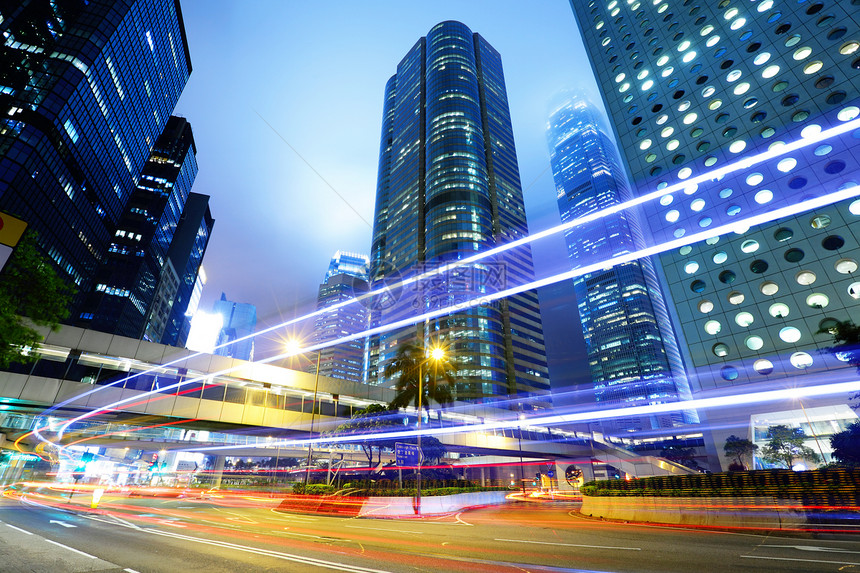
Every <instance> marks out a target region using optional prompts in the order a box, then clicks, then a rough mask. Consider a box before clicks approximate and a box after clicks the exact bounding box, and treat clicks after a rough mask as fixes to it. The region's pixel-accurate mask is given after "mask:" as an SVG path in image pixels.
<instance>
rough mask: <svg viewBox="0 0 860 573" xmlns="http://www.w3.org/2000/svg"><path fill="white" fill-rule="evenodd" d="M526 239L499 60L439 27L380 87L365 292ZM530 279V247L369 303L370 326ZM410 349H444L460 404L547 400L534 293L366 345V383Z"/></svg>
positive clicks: (454, 26)
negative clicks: (420, 345) (420, 344)
mask: <svg viewBox="0 0 860 573" xmlns="http://www.w3.org/2000/svg"><path fill="white" fill-rule="evenodd" d="M527 233H528V229H527V225H526V218H525V209H524V206H523V196H522V188H521V185H520V180H519V169H518V166H517V159H516V150H515V147H514V141H513V134H512V128H511V120H510V112H509V109H508V103H507V94H506V91H505V82H504V75H503V72H502V64H501V58H500V56H499V54H498V52H496V51H495V50H494V49H493V47H492V46H490V45H489V44H488V43H487V42H486V40H484V39H483V38H482V37H481V36H480V35H478V34H473V33H472V31H471V30H469V28H468V27H466V26H465V25H463V24H461V23H459V22H442V23H440V24H438V25H436V26H434V27H433V29H431V30H430V32H429V33H428V35H427V36H426V37H425V38H421V39H420V40H419V41H418V42H417V43H416V44H415V45H414V46H413V48H412V49H411V50H410V51H409V53H408V54H407V55H406V57H404V58H403V60H402V61H401V62H400V64H399V65H398V67H397V73H396V75H395V76H394V77H393V78H391V79H390V80H389V81H388V83H387V85H386V88H385V106H384V111H383V125H382V138H381V146H380V161H379V179H378V186H377V201H376V216H375V219H374V232H373V244H372V249H371V269H370V270H371V273H370V276H371V279H372V281H373V284H374V286H375V287H377V288H378V287H379V286H380V285H386V284H389V283H391V282H392V281H394V279H395V277H397V278H400V277H410V276H416V275H420V274H421V273H423V272H426V271H435V270H438V269H439V268H440V267H441V268H446V267H445V265H447V264H449V263H450V262H452V261H458V260H462V259H464V258H466V257H469V256H470V255H474V254H475V253H479V252H482V251H485V250H487V249H489V248H492V247H495V246H497V245H500V244H503V243H506V242H508V241H511V240H513V239H517V238H519V237H522V236H525V235H526V234H527ZM532 275H533V271H532V260H531V252H530V251H529V250H528V249H527V248H523V249H520V250H516V251H514V252H512V253H508V254H506V255H503V256H500V257H497V258H495V259H492V260H489V259H488V260H485V261H481V262H480V263H476V264H472V265H464V266H461V267H458V268H457V269H452V270H447V271H444V272H442V273H440V274H438V275H436V277H435V278H433V279H428V280H423V279H422V280H420V281H418V282H417V283H414V285H413V286H409V287H406V288H404V289H402V290H398V289H396V288H395V289H394V290H395V292H392V293H389V295H388V296H387V297H383V298H382V299H381V300H379V301H376V303H375V304H373V305H372V313H371V325H372V326H379V325H384V324H390V323H391V322H394V321H397V320H401V319H408V317H410V316H415V315H421V314H423V313H426V312H431V311H433V310H436V309H439V308H444V307H448V306H450V305H453V304H458V303H461V302H465V301H467V300H470V299H473V298H475V297H480V295H481V294H484V293H491V292H495V291H498V290H502V289H505V288H512V287H515V286H517V285H522V284H525V283H526V282H528V281H529V280H531V278H532ZM407 291H409V292H407ZM417 340H420V341H425V342H432V343H434V344H444V345H446V346H447V347H448V353H449V355H450V356H451V360H452V361H454V362H455V363H456V364H457V366H458V373H457V380H458V383H457V387H456V390H455V392H456V397H457V398H458V399H461V400H475V401H481V400H485V399H498V398H500V397H508V396H513V395H518V396H519V397H521V398H523V397H525V398H527V397H529V396H538V397H540V398H538V399H536V400H534V401H533V403H534V404H545V403H546V395H547V394H548V390H549V383H548V378H547V368H546V357H545V350H544V342H543V332H542V328H541V321H540V311H539V307H538V301H537V294H536V293H535V292H534V291H525V292H522V293H520V294H516V295H514V296H512V297H509V298H506V299H504V300H502V301H501V302H493V303H489V304H483V305H480V306H476V307H471V308H469V309H468V310H463V311H458V312H455V313H452V314H450V315H448V316H446V317H444V318H441V319H435V320H430V321H426V323H425V321H421V322H419V324H418V326H417V327H408V328H404V329H400V330H394V331H392V332H388V333H385V334H382V335H380V336H375V337H372V338H371V340H370V343H369V353H368V381H369V382H370V383H378V384H386V385H387V384H390V382H391V381H389V380H384V377H383V375H382V372H383V370H384V368H385V365H386V364H387V363H388V362H389V361H390V360H391V359H393V358H394V357H395V355H396V353H397V351H398V349H399V348H400V347H401V345H402V344H403V343H404V342H415V341H417Z"/></svg>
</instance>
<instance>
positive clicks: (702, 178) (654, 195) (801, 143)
mask: <svg viewBox="0 0 860 573" xmlns="http://www.w3.org/2000/svg"><path fill="white" fill-rule="evenodd" d="M858 128H860V118H858V119H854V120H851V121H847V122H845V123H843V124H841V125H837V126H836V127H832V128H829V129H825V130H822V131H820V132H819V133H817V134H814V135H812V136H809V137H804V138H801V139H798V140H796V141H793V142H791V143H787V144H783V145H776V146H773V147H772V148H771V149H768V150H767V151H764V152H762V153H758V154H756V155H752V156H749V157H745V158H742V159H739V160H738V161H735V162H734V163H729V164H728V165H724V166H723V167H720V168H717V169H713V170H711V171H707V172H705V173H703V174H701V175H698V176H696V177H691V178H688V179H685V180H682V181H680V182H678V183H675V184H673V185H669V186H667V187H665V188H663V189H659V190H656V191H652V192H649V193H646V194H644V195H642V196H639V197H636V198H634V199H631V200H629V201H625V202H623V203H618V204H616V205H613V206H611V207H607V208H605V209H601V210H599V211H596V212H594V213H591V214H589V215H585V216H582V217H578V218H576V219H573V220H571V221H568V222H566V223H562V224H560V225H556V226H555V227H550V228H548V229H544V230H542V231H538V232H536V233H532V234H529V235H527V236H525V237H522V238H520V239H517V240H515V241H511V242H509V243H505V244H504V245H500V246H498V247H495V248H492V249H489V250H487V251H483V252H481V253H477V254H475V255H472V256H471V257H467V258H465V259H462V260H459V261H452V262H450V263H448V264H446V265H444V266H440V267H438V268H435V269H431V270H429V271H426V272H424V273H422V274H419V275H417V276H415V277H410V278H406V279H403V280H402V281H400V282H397V283H394V284H390V285H386V286H385V287H382V288H379V289H376V290H371V291H368V292H367V293H365V294H363V295H360V296H357V297H355V298H353V299H350V300H346V301H343V302H340V303H337V304H334V305H332V306H329V307H326V308H323V309H318V310H316V311H313V312H311V313H308V314H306V315H303V316H300V317H296V318H293V319H290V320H288V321H285V322H281V323H280V324H276V325H273V326H270V327H268V328H265V329H263V330H260V331H258V332H254V333H252V334H249V335H247V336H243V337H241V338H238V339H236V340H234V341H231V342H227V343H224V344H221V345H219V346H216V347H215V348H216V349H218V348H225V347H227V346H229V345H231V344H234V343H237V342H241V341H244V340H249V339H252V338H254V337H257V336H260V335H263V334H268V333H270V332H274V331H276V330H280V329H282V328H286V327H288V326H292V325H294V324H297V323H302V322H305V321H308V320H310V319H312V318H315V317H317V316H320V315H323V314H327V313H330V312H334V311H336V310H338V309H341V308H344V307H346V306H348V305H351V304H359V303H361V302H362V301H365V300H367V299H369V298H372V297H375V296H380V295H382V294H385V293H386V292H387V291H388V290H389V289H393V288H402V287H404V286H408V285H410V284H413V283H415V282H418V281H421V280H424V279H427V278H431V277H433V276H436V275H439V274H443V273H446V272H449V271H451V270H453V269H456V268H458V267H461V266H464V265H469V264H472V263H476V262H479V261H482V260H484V259H487V258H489V257H492V256H495V255H499V254H502V253H504V252H506V251H509V250H511V249H515V248H517V247H521V246H523V245H526V244H529V243H532V242H534V241H537V240H540V239H543V238H546V237H549V236H551V235H554V234H556V233H560V232H563V231H566V230H568V229H571V228H573V227H576V226H579V225H583V224H586V223H590V222H594V221H597V220H599V219H601V218H603V217H607V216H609V215H613V214H616V213H619V212H621V211H624V210H627V209H630V208H632V207H636V206H639V205H642V204H644V203H647V202H649V201H652V200H654V199H658V198H660V197H663V196H664V195H667V194H668V195H671V194H673V193H676V192H678V191H682V190H684V189H687V188H689V187H691V186H693V185H698V184H699V183H704V182H708V181H717V180H719V179H721V178H722V177H724V176H726V175H728V174H730V173H734V172H736V171H741V170H745V169H749V168H750V167H752V166H754V165H758V164H761V163H763V162H765V161H769V160H771V159H775V158H777V157H780V156H782V155H785V154H787V153H791V152H793V151H797V150H799V149H803V148H805V147H808V146H810V145H814V144H817V143H821V142H822V141H826V140H828V139H831V138H834V137H838V136H840V135H844V134H846V133H849V132H851V131H853V130H855V129H858ZM853 189H855V190H856V187H854V188H853ZM840 194H842V195H845V197H844V198H850V197H854V196H856V195H857V192H856V191H855V192H854V194H848V195H846V194H844V193H840V192H836V193H831V194H828V195H825V196H824V198H828V197H829V198H830V199H827V200H825V201H821V202H819V203H816V204H815V205H814V206H809V207H806V208H804V209H801V210H800V211H796V212H792V211H791V210H792V209H793V208H794V207H795V206H796V205H799V204H795V205H790V206H788V207H784V208H782V209H778V210H777V211H773V212H771V213H774V212H783V211H785V212H786V213H787V215H784V216H788V215H791V214H797V213H798V212H802V211H805V210H808V209H814V208H817V207H820V206H824V205H828V204H831V203H835V202H837V201H840V200H841V199H840V198H837V197H838V196H839V195H840ZM824 198H823V199H824ZM816 201H820V200H812V201H805V202H802V204H810V205H811V204H812V203H815V202H816ZM769 215H770V213H768V214H764V215H760V216H755V217H748V218H746V219H742V220H739V221H736V222H734V223H732V224H730V225H723V226H721V227H716V228H714V229H712V230H711V231H706V232H701V233H697V234H694V235H691V236H689V237H686V238H684V239H679V240H676V241H670V242H669V243H663V245H677V246H683V245H686V244H691V243H693V242H697V241H699V240H704V239H707V238H711V237H714V236H717V235H719V234H723V233H727V232H732V231H735V230H737V229H738V228H742V227H752V226H753V225H754V224H760V223H749V224H745V223H747V222H748V221H754V220H756V219H760V218H761V222H769V221H773V220H775V219H776V217H769ZM718 230H720V232H719V233H715V231H718ZM693 238H695V240H692V241H691V240H690V239H693ZM671 248H674V247H667V248H665V249H664V248H661V245H655V246H652V247H648V248H647V249H642V250H640V251H636V252H635V253H628V254H627V255H624V256H622V257H614V258H611V259H608V260H606V261H604V262H602V263H595V264H592V265H589V266H587V267H582V268H580V269H577V270H576V271H574V272H578V273H580V274H585V273H586V272H593V271H594V270H600V269H603V268H608V267H611V266H614V265H616V264H620V263H622V262H628V261H630V260H635V259H638V258H641V257H646V256H649V255H651V254H659V253H661V252H664V251H666V250H669V249H671ZM613 261H617V262H613ZM610 263H612V264H610ZM584 269H589V270H588V271H584ZM575 276H579V275H578V274H571V275H569V276H566V273H561V274H559V275H554V277H549V278H546V279H542V280H540V281H534V282H532V283H529V284H528V285H524V287H520V288H519V289H518V290H516V292H513V293H509V291H504V292H506V293H508V294H506V295H505V296H511V294H518V293H520V292H523V291H526V290H531V289H532V288H538V287H540V286H546V285H548V284H553V283H555V282H559V281H562V280H565V279H566V278H572V277H575ZM555 277H561V278H555ZM509 290H512V289H509ZM499 298H503V297H500V296H492V297H489V296H484V297H481V299H478V302H476V303H474V304H469V303H468V302H467V303H462V304H458V305H454V306H452V307H446V308H445V309H441V310H442V311H447V312H445V313H444V314H450V313H451V312H456V311H457V310H462V309H463V308H470V307H472V306H476V305H477V304H480V302H481V301H489V300H497V299H499ZM470 302H471V301H470ZM461 307H462V308H461ZM437 316H441V315H434V316H433V317H431V318H436V317H437ZM426 318H427V317H426V316H423V317H416V318H415V322H419V321H420V320H425V319H426ZM393 328H397V327H389V329H393ZM374 334H375V333H374ZM367 335H368V334H367V333H362V335H361V336H367ZM355 338H356V337H350V338H346V339H339V340H337V341H334V342H331V343H327V344H326V345H316V346H312V347H306V348H298V349H296V350H294V351H292V352H289V353H283V354H279V355H277V356H274V357H271V358H269V359H266V360H263V361H257V363H261V364H267V363H270V362H273V361H276V360H281V359H283V358H287V357H290V356H295V355H297V354H302V353H304V352H308V351H313V350H318V349H320V348H326V347H328V346H332V345H335V344H339V343H341V342H344V341H346V342H348V341H351V340H355ZM203 354H205V353H203V352H197V353H193V354H190V355H188V356H183V357H182V358H177V359H176V360H173V361H170V362H166V363H164V364H162V365H160V366H158V367H153V368H151V369H149V370H145V371H142V372H138V373H136V374H134V375H131V376H127V377H125V378H122V379H120V380H117V381H115V382H113V383H111V384H108V385H105V386H102V387H100V388H93V389H92V390H89V391H87V392H84V393H82V394H80V395H78V396H75V397H74V398H70V399H68V400H66V401H64V402H61V403H59V404H55V405H53V406H51V407H50V408H48V409H47V410H45V414H48V413H50V412H52V411H54V410H56V409H58V408H61V407H63V406H65V405H67V404H69V403H71V402H73V401H76V400H79V399H81V398H82V397H84V396H87V395H90V394H92V393H94V392H98V391H100V390H102V389H103V388H108V387H110V386H113V385H116V384H119V383H122V382H125V381H127V380H131V379H134V378H136V377H137V376H141V375H145V374H149V373H152V372H153V371H156V370H157V369H158V368H164V367H167V366H172V365H175V364H179V363H181V362H183V361H186V360H189V359H191V358H194V357H197V356H201V355H203ZM230 371H232V370H229V371H226V372H230ZM203 379H204V377H201V378H197V379H195V380H198V381H199V380H203ZM76 420H77V419H76ZM63 431H64V430H63ZM61 434H62V431H61Z"/></svg>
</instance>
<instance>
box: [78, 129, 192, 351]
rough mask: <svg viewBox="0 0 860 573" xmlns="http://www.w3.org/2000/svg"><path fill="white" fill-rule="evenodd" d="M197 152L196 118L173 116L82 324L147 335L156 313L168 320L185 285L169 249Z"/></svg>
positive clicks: (121, 220)
mask: <svg viewBox="0 0 860 573" xmlns="http://www.w3.org/2000/svg"><path fill="white" fill-rule="evenodd" d="M195 152H196V150H195V147H194V135H193V132H192V130H191V124H190V123H188V122H187V121H186V120H185V119H183V118H179V117H174V116H171V117H170V118H169V119H168V121H167V125H165V128H164V131H163V132H162V134H161V135H160V136H159V138H158V139H157V140H156V142H155V146H154V147H153V149H152V152H151V154H150V157H149V161H147V163H146V165H144V167H143V171H142V173H141V175H140V179H139V180H138V183H137V187H136V188H135V190H134V191H133V192H132V194H131V196H130V197H129V198H128V201H126V205H125V208H124V210H123V213H122V215H121V216H120V218H119V222H118V223H117V228H116V231H114V237H113V240H112V241H111V244H110V247H109V248H108V255H107V257H106V258H105V260H104V262H103V263H102V265H101V266H100V267H99V270H98V271H97V272H96V285H95V288H94V289H93V291H92V292H91V293H90V295H89V297H88V299H87V301H86V302H85V303H84V307H83V312H82V313H81V317H79V319H78V320H77V323H78V326H81V327H83V328H93V329H95V330H101V331H103V332H112V333H114V334H119V335H122V336H129V337H132V338H141V337H142V336H143V335H144V327H145V326H146V324H147V321H148V319H149V318H150V315H152V314H153V313H154V315H155V317H154V318H155V320H156V322H158V323H159V324H162V323H164V320H162V317H166V314H167V311H168V309H169V307H170V306H171V305H172V303H173V299H174V298H175V296H176V293H177V288H178V286H179V277H178V275H177V271H176V269H175V267H174V265H172V264H168V261H167V253H168V250H169V249H170V246H171V243H172V242H173V238H174V234H175V232H176V228H177V226H178V225H179V219H180V216H181V214H182V210H183V208H184V206H185V202H186V200H187V198H188V194H189V192H190V191H191V186H192V185H193V183H194V179H195V177H196V176H197V160H196V157H195ZM180 268H182V270H184V266H183V267H180ZM156 293H157V294H158V295H159V296H157V297H156ZM162 329H163V327H162Z"/></svg>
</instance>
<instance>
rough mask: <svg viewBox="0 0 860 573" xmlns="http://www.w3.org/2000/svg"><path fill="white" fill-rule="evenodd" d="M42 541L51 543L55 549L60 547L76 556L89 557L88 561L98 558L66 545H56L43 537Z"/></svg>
mask: <svg viewBox="0 0 860 573" xmlns="http://www.w3.org/2000/svg"><path fill="white" fill-rule="evenodd" d="M42 539H44V540H45V541H47V542H48V543H51V544H52V545H56V546H57V547H62V548H63V549H68V550H69V551H74V552H75V553H77V554H78V555H83V556H84V557H89V558H90V559H98V557H96V556H95V555H90V554H89V553H84V552H83V551H78V550H77V549H75V548H74V547H69V546H68V545H63V544H62V543H57V542H56V541H51V540H50V539H46V538H44V537H43V538H42Z"/></svg>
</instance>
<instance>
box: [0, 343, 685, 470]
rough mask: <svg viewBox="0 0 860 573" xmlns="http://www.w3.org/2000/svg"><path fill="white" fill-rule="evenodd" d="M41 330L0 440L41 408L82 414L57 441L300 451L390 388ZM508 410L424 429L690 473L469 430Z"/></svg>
mask: <svg viewBox="0 0 860 573" xmlns="http://www.w3.org/2000/svg"><path fill="white" fill-rule="evenodd" d="M41 332H42V334H43V336H44V342H43V343H42V345H41V346H40V347H39V348H38V349H36V350H34V352H35V353H37V354H38V360H37V361H36V362H35V363H34V364H30V365H26V366H24V367H20V366H17V367H15V368H13V369H10V371H6V372H0V432H4V433H5V434H6V436H7V438H8V440H7V446H6V447H9V444H10V443H11V442H12V441H14V440H16V439H19V438H21V440H20V443H19V447H20V446H23V447H24V448H25V449H32V448H35V447H37V446H38V443H39V440H38V438H37V437H36V436H35V435H33V434H29V431H30V430H32V429H34V428H33V427H26V426H28V425H30V424H37V423H40V424H42V425H45V424H47V423H48V422H47V420H48V419H49V418H52V419H55V420H57V422H56V424H55V425H56V426H59V425H61V423H63V422H65V421H67V420H70V419H74V418H76V417H78V416H84V415H85V416H87V418H85V419H81V420H79V421H77V422H75V423H74V424H72V425H71V426H70V427H69V430H68V432H66V434H65V435H64V436H63V437H62V439H61V440H60V444H61V445H68V444H71V443H74V442H76V441H79V440H86V442H85V443H86V445H104V446H111V447H117V445H119V447H128V448H131V449H142V450H148V451H155V450H181V449H185V450H188V449H200V450H203V449H207V448H215V450H214V451H213V452H212V453H218V454H222V455H227V456H258V457H262V456H275V455H276V452H277V454H278V455H282V456H286V455H287V452H290V453H291V454H295V455H297V456H300V455H302V452H306V449H305V448H306V445H305V444H306V443H307V442H306V441H304V443H303V444H302V445H301V446H300V447H296V446H290V443H291V442H292V441H295V440H306V439H307V438H308V437H309V436H313V437H314V438H316V439H318V436H319V434H320V433H321V432H323V433H324V432H326V431H330V430H333V429H334V428H336V427H337V426H338V425H339V424H341V423H343V422H344V421H346V420H348V419H349V418H350V417H351V416H352V415H353V414H354V413H355V412H357V411H358V410H361V409H363V408H365V407H366V406H368V405H370V404H387V403H389V402H390V401H391V400H392V399H393V398H394V392H393V390H391V389H388V388H382V387H378V386H368V385H365V384H361V383H354V382H348V381H344V380H339V379H333V378H327V377H325V376H319V377H316V376H315V375H313V374H309V373H306V372H300V371H296V370H291V369H288V368H283V367H280V366H277V365H271V364H259V363H253V362H247V361H243V360H237V359H233V358H229V357H224V356H218V355H211V354H202V353H197V352H193V351H191V350H188V349H182V348H175V347H172V346H165V345H160V344H155V343H152V342H148V341H144V340H137V339H131V338H125V337H121V336H116V335H111V334H107V333H102V332H97V331H92V330H85V329H81V328H76V327H71V326H63V327H61V328H60V329H59V330H58V331H56V332H55V331H50V330H49V329H42V330H41ZM315 390H316V391H315ZM312 411H313V414H312ZM93 413H94V414H93ZM513 415H514V414H513V413H512V412H511V411H510V410H505V409H501V408H494V407H492V406H491V405H487V404H471V403H456V404H455V405H454V406H453V407H450V408H445V409H442V410H439V411H432V412H431V414H430V416H429V417H428V419H427V421H426V422H425V427H428V428H433V427H442V428H449V429H450V428H453V427H462V428H463V431H462V432H457V431H454V432H452V433H446V434H443V435H439V439H440V440H441V441H442V442H443V444H444V445H445V447H446V449H447V450H448V451H449V452H451V453H455V454H458V455H460V456H463V457H470V458H471V457H476V456H477V457H480V456H489V457H507V458H517V459H519V458H520V457H523V458H528V459H532V460H534V459H542V460H558V459H563V460H572V461H579V463H585V461H593V460H595V459H597V460H600V461H601V462H602V463H606V464H610V465H612V466H614V467H616V468H618V469H620V470H621V471H624V472H625V473H628V474H630V475H634V476H646V475H667V474H678V473H690V472H691V470H689V469H687V468H685V467H683V466H679V465H677V464H673V463H671V462H668V461H666V460H663V459H661V458H655V457H653V456H639V455H637V454H635V453H632V452H630V451H628V450H625V449H623V448H621V447H619V446H617V445H615V444H612V443H611V442H608V441H606V440H603V439H601V438H599V437H595V436H594V435H592V434H583V433H577V432H571V431H566V430H563V429H556V428H544V427H533V426H530V425H528V422H527V421H524V422H523V425H522V426H519V427H513V428H510V427H509V428H504V429H495V430H483V431H474V430H471V429H469V426H471V425H474V424H477V423H480V422H482V421H485V420H498V419H502V420H504V419H507V420H510V419H512V416H513ZM37 419H38V420H41V422H36V420H37ZM27 420H30V422H28V421H27ZM415 421H417V415H416V412H415V411H414V410H411V411H404V428H408V427H411V426H412V425H413V424H414V422H415ZM13 422H14V423H13ZM16 426H18V427H16ZM21 426H25V427H21ZM311 429H313V432H311ZM43 433H44V432H43ZM78 443H84V442H78ZM325 447H326V446H324V445H322V444H316V445H315V449H318V448H325ZM335 449H337V448H335ZM293 450H295V451H293ZM347 454H348V452H347ZM348 455H350V454H348ZM350 456H351V455H350Z"/></svg>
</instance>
